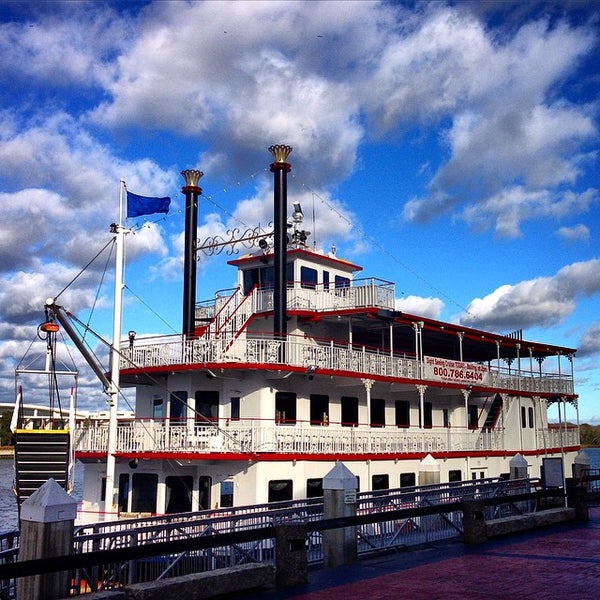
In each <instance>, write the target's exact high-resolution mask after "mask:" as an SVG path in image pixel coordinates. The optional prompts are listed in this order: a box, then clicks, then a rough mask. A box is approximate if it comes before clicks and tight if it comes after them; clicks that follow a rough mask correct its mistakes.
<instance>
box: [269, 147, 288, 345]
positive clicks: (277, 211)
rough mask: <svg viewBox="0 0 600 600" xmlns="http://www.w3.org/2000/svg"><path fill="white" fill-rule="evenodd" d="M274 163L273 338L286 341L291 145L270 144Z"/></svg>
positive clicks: (272, 167) (272, 169)
mask: <svg viewBox="0 0 600 600" xmlns="http://www.w3.org/2000/svg"><path fill="white" fill-rule="evenodd" d="M269 151H270V152H271V154H272V155H273V158H274V159H275V162H274V163H272V164H271V172H272V173H273V183H274V185H273V221H274V223H273V228H274V237H275V240H274V241H275V244H274V253H275V265H274V269H275V273H274V274H273V275H274V285H275V288H274V290H273V329H274V333H275V337H276V338H278V339H282V340H285V338H286V336H287V219H286V206H287V174H288V172H289V171H290V170H291V168H292V166H291V165H290V164H289V163H288V162H286V161H287V157H288V155H289V153H290V152H291V151H292V147H291V146H283V145H281V144H278V145H276V146H269Z"/></svg>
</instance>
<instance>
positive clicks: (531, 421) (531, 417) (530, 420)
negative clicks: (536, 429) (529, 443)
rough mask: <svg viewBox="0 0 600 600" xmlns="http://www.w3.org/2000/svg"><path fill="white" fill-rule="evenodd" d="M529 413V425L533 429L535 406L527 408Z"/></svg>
mask: <svg viewBox="0 0 600 600" xmlns="http://www.w3.org/2000/svg"><path fill="white" fill-rule="evenodd" d="M527 413H528V415H529V427H530V428H531V429H533V426H534V420H533V407H531V406H530V407H529V408H528V409H527Z"/></svg>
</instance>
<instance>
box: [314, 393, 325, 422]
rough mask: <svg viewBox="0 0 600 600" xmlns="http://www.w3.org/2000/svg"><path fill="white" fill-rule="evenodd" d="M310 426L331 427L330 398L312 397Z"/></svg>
mask: <svg viewBox="0 0 600 600" xmlns="http://www.w3.org/2000/svg"><path fill="white" fill-rule="evenodd" d="M310 424H311V425H329V396H326V395H324V394H311V395H310Z"/></svg>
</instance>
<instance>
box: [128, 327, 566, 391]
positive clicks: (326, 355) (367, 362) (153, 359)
mask: <svg viewBox="0 0 600 600" xmlns="http://www.w3.org/2000/svg"><path fill="white" fill-rule="evenodd" d="M231 362H234V363H235V362H243V363H250V364H280V363H285V364H286V365H289V366H294V367H301V368H309V367H314V368H316V369H329V370H336V371H342V372H344V371H348V372H353V373H361V374H363V375H379V376H388V377H397V378H402V379H409V380H412V379H420V378H423V376H422V375H420V372H419V364H418V362H417V361H416V360H415V359H414V358H407V357H405V356H398V355H393V356H392V355H389V354H383V353H380V352H378V351H374V350H372V349H368V348H365V347H362V348H356V347H348V346H342V345H339V344H334V343H333V342H330V343H329V344H323V343H318V342H317V341H316V340H314V339H310V338H294V337H293V336H288V339H287V340H286V341H280V340H274V339H272V338H262V337H261V338H247V337H246V336H240V337H239V338H235V336H234V335H222V336H220V337H212V338H207V337H202V338H198V339H190V340H188V339H185V338H182V337H181V336H165V337H160V338H158V337H157V338H145V339H144V338H141V339H138V340H136V342H135V345H134V346H133V348H130V347H129V346H127V345H124V346H123V347H122V356H121V368H122V369H127V368H142V369H143V368H150V367H161V366H174V365H181V364H205V363H231ZM486 380H487V381H488V382H489V383H488V384H487V385H488V386H489V387H492V388H497V389H504V390H522V391H528V392H534V393H552V394H572V393H573V380H572V378H571V377H570V376H568V375H562V376H558V375H555V374H547V375H546V374H543V375H539V374H536V373H530V372H528V371H527V372H525V371H523V372H521V374H520V375H519V376H517V375H515V374H511V375H506V374H503V373H500V372H499V371H497V370H496V369H495V368H494V367H489V368H488V371H487V373H486Z"/></svg>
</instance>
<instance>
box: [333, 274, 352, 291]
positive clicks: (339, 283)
mask: <svg viewBox="0 0 600 600" xmlns="http://www.w3.org/2000/svg"><path fill="white" fill-rule="evenodd" d="M335 287H336V289H339V288H349V287H350V279H349V278H348V277H342V276H341V275H336V276H335Z"/></svg>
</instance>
